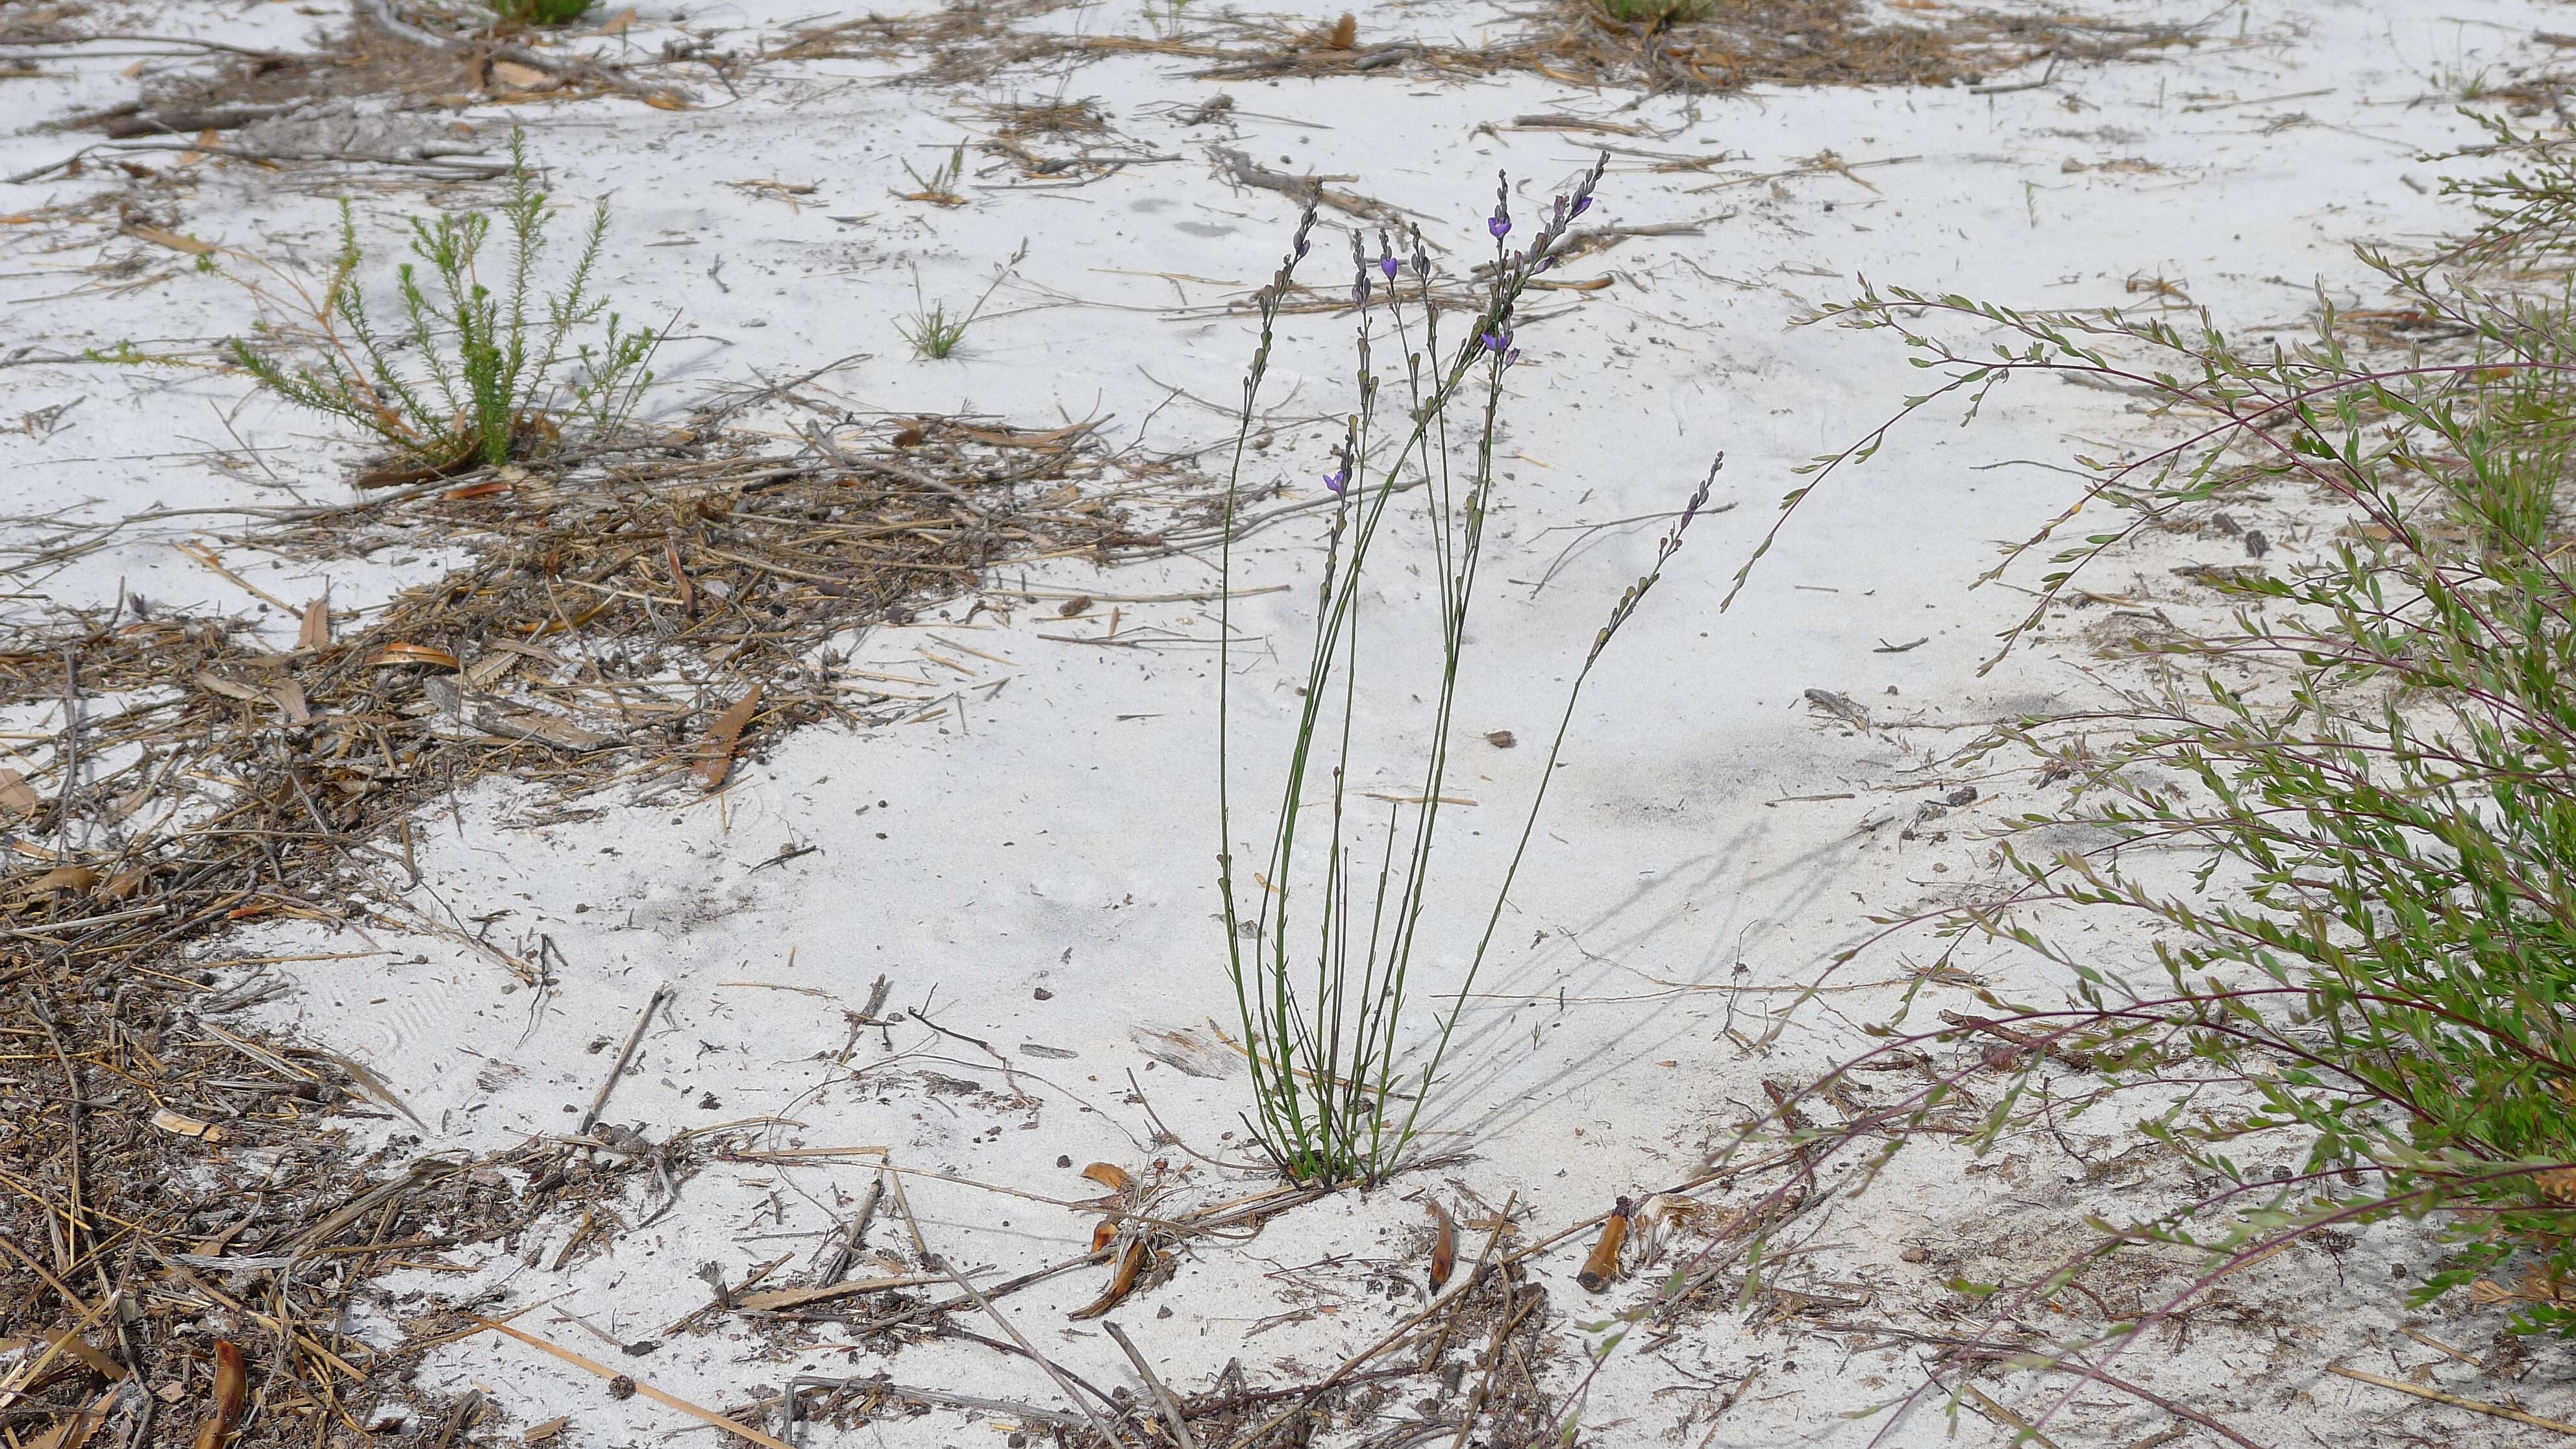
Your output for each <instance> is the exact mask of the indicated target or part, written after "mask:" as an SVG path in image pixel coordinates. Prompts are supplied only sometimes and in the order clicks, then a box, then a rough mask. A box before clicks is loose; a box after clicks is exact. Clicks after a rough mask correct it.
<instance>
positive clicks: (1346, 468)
mask: <svg viewBox="0 0 2576 1449" xmlns="http://www.w3.org/2000/svg"><path fill="white" fill-rule="evenodd" d="M1350 481H1351V465H1350V464H1348V463H1344V464H1343V465H1342V466H1341V467H1339V468H1337V469H1335V470H1334V471H1332V472H1330V473H1327V474H1325V475H1324V486H1325V487H1326V488H1329V489H1331V490H1332V491H1334V492H1335V493H1339V492H1341V491H1342V489H1344V488H1345V487H1347V486H1349V484H1350Z"/></svg>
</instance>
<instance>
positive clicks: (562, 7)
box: [484, 0, 593, 26]
mask: <svg viewBox="0 0 2576 1449" xmlns="http://www.w3.org/2000/svg"><path fill="white" fill-rule="evenodd" d="M484 3H485V4H487V5H490V6H491V7H492V13H493V14H495V15H497V16H499V17H501V19H502V21H503V22H504V23H506V24H510V25H521V26H529V25H535V26H556V25H570V24H572V23H573V22H574V21H576V20H579V19H580V18H581V17H583V16H584V15H587V14H589V13H590V9H591V5H592V3H593V0H484Z"/></svg>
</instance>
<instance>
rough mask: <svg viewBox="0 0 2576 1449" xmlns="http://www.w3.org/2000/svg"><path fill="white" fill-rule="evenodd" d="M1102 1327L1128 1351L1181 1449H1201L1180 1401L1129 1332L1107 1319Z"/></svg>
mask: <svg viewBox="0 0 2576 1449" xmlns="http://www.w3.org/2000/svg"><path fill="white" fill-rule="evenodd" d="M1100 1326H1101V1327H1103V1328H1105V1329H1107V1330H1109V1336H1110V1337H1111V1338H1114V1339H1116V1340H1118V1346H1119V1347H1120V1348H1122V1349H1124V1350H1126V1352H1127V1361H1128V1362H1129V1363H1132V1364H1134V1365H1135V1366H1136V1376H1137V1377H1138V1378H1141V1379H1143V1380H1144V1381H1145V1387H1146V1388H1147V1389H1149V1390H1151V1391H1152V1392H1153V1395H1154V1402H1155V1403H1156V1404H1158V1405H1160V1406H1161V1408H1162V1410H1163V1417H1164V1418H1166V1419H1169V1420H1170V1421H1171V1423H1172V1434H1173V1437H1175V1438H1177V1439H1178V1440H1180V1444H1181V1449H1199V1441H1198V1440H1196V1439H1194V1438H1192V1437H1191V1436H1190V1421H1189V1420H1188V1419H1187V1418H1185V1417H1183V1416H1182V1414H1181V1406H1180V1403H1179V1401H1178V1400H1176V1399H1174V1398H1173V1397H1172V1391H1171V1390H1170V1389H1167V1388H1165V1387H1163V1381H1162V1380H1161V1379H1159V1378H1156V1377H1155V1376H1154V1366H1153V1365H1152V1364H1149V1363H1147V1362H1145V1356H1144V1355H1143V1354H1141V1353H1138V1352H1137V1351H1136V1345H1135V1344H1133V1343H1131V1342H1129V1341H1128V1338H1127V1330H1125V1329H1123V1328H1120V1327H1119V1326H1118V1325H1117V1324H1114V1323H1112V1322H1110V1321H1109V1320H1107V1319H1105V1318H1104V1319H1102V1320H1101V1321H1100Z"/></svg>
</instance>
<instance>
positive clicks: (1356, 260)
mask: <svg viewBox="0 0 2576 1449" xmlns="http://www.w3.org/2000/svg"><path fill="white" fill-rule="evenodd" d="M1368 300H1369V260H1368V251H1367V249H1366V248H1365V247H1363V246H1361V244H1360V234H1359V233H1358V232H1356V231H1354V232H1352V233H1351V305H1352V306H1354V307H1365V306H1367V305H1368Z"/></svg>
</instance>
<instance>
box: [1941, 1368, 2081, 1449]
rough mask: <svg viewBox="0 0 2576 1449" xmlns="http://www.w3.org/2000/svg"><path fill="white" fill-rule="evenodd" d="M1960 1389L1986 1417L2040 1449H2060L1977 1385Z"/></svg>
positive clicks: (2052, 1440) (2034, 1426)
mask: <svg viewBox="0 0 2576 1449" xmlns="http://www.w3.org/2000/svg"><path fill="white" fill-rule="evenodd" d="M1959 1388H1960V1390H1961V1391H1962V1392H1963V1393H1965V1394H1966V1395H1967V1396H1968V1398H1969V1399H1970V1401H1972V1402H1973V1403H1975V1404H1976V1406H1977V1407H1978V1408H1980V1409H1982V1410H1984V1411H1985V1413H1986V1417H1988V1418H1990V1419H1992V1420H1994V1421H1995V1422H1996V1423H1998V1424H2001V1425H2003V1426H2004V1427H2006V1428H2008V1429H2011V1430H2013V1431H2014V1432H2015V1434H2016V1435H2017V1436H2020V1437H2027V1438H2028V1439H2029V1440H2030V1441H2031V1442H2032V1443H2034V1444H2037V1445H2039V1446H2040V1449H2059V1446H2058V1443H2057V1441H2056V1440H2054V1439H2051V1438H2049V1437H2048V1436H2047V1435H2046V1434H2043V1433H2041V1432H2039V1429H2038V1427H2037V1426H2036V1425H2034V1424H2032V1423H2031V1422H2030V1420H2028V1419H2025V1418H2023V1417H2022V1416H2021V1415H2019V1414H2016V1413H2014V1412H2013V1411H2012V1410H2010V1409H2007V1408H2005V1407H2004V1406H2003V1405H2001V1404H1999V1403H1996V1402H1995V1401H1994V1400H1993V1399H1992V1398H1989V1397H1988V1396H1987V1395H1986V1393H1985V1392H1984V1391H1983V1390H1981V1389H1979V1388H1978V1387H1977V1386H1976V1385H1975V1384H1961V1385H1959Z"/></svg>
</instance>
